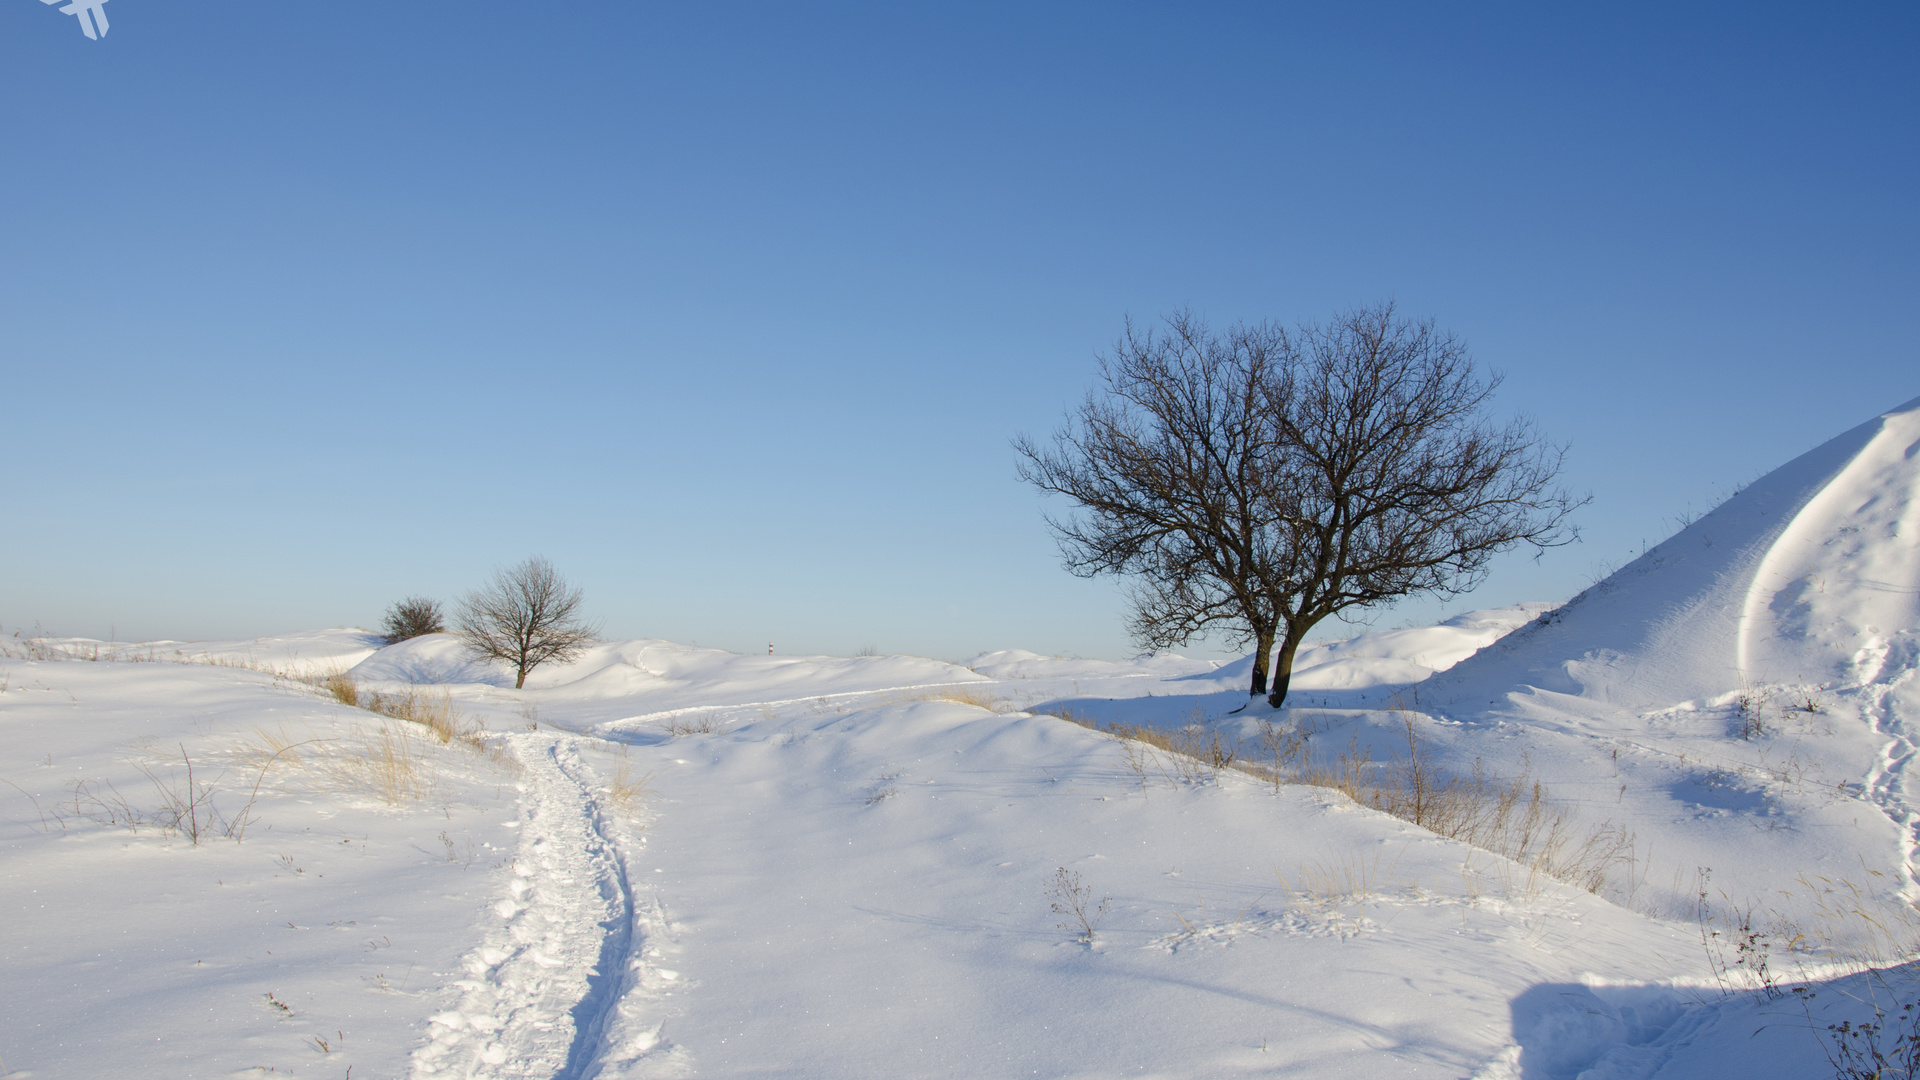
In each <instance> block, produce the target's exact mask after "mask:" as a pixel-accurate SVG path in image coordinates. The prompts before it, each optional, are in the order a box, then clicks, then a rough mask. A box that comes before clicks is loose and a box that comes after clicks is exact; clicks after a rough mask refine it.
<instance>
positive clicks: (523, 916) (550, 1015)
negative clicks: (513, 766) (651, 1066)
mask: <svg viewBox="0 0 1920 1080" xmlns="http://www.w3.org/2000/svg"><path fill="white" fill-rule="evenodd" d="M506 738H507V741H508V745H509V746H510V747H511V749H512V751H513V754H514V756H515V757H516V758H517V759H518V760H519V761H520V763H521V765H522V766H523V767H524V768H525V770H526V771H525V775H524V777H523V779H522V781H521V783H520V785H519V788H520V792H521V804H522V810H521V817H520V845H519V851H518V852H517V854H516V855H515V858H514V860H513V864H512V879H511V881H510V883H509V884H508V887H507V895H506V896H505V897H504V898H502V899H501V900H500V902H499V903H497V904H495V905H494V907H493V911H494V913H495V914H496V915H498V916H499V917H500V920H501V921H500V924H499V925H498V926H497V927H495V928H493V929H492V930H490V931H489V932H488V933H487V935H486V937H485V939H484V940H483V942H482V944H481V945H480V946H479V947H478V948H476V949H475V950H474V951H473V952H471V953H470V954H468V956H467V958H466V960H465V962H464V967H465V969H466V974H467V975H468V978H466V979H464V980H461V981H459V982H456V983H454V984H453V987H454V988H457V989H459V990H461V991H463V993H462V996H461V999H460V1002H459V1005H458V1006H457V1007H456V1008H454V1009H451V1010H448V1011H445V1012H442V1013H439V1014H436V1015H435V1016H433V1017H432V1027H431V1031H430V1035H429V1040H428V1042H427V1044H426V1045H424V1046H422V1047H420V1048H419V1049H418V1050H417V1051H415V1053H414V1057H413V1075H414V1076H415V1077H417V1078H419V1077H445V1076H460V1077H469V1078H473V1077H486V1078H489V1080H494V1078H499V1080H507V1078H516V1080H517V1078H533V1077H540V1078H543V1080H544V1078H554V1080H589V1078H591V1077H595V1076H600V1075H602V1074H603V1073H604V1072H605V1071H606V1069H607V1067H608V1066H609V1065H614V1066H618V1067H619V1071H620V1072H622V1073H625V1071H626V1069H627V1067H630V1066H632V1065H634V1064H636V1063H638V1062H640V1061H641V1060H642V1059H643V1058H647V1057H649V1055H653V1056H659V1057H664V1058H669V1059H670V1058H671V1057H672V1055H671V1053H670V1052H668V1053H659V1052H660V1051H664V1050H666V1049H667V1048H664V1047H662V1046H661V1044H660V1038H659V1024H658V1023H657V1022H655V1023H654V1024H653V1025H652V1026H650V1027H649V1026H648V1025H647V1024H646V1023H645V1020H646V1019H647V1014H648V1013H650V1012H652V1011H653V1010H654V1004H655V1002H656V1001H657V998H658V997H659V996H662V995H661V994H660V992H659V988H660V987H661V986H662V984H663V983H667V982H670V981H671V980H672V978H673V974H672V973H671V972H663V971H658V970H650V969H649V968H648V966H647V965H646V964H645V963H644V961H642V960H641V959H640V957H639V954H638V951H637V945H638V944H639V943H640V942H641V941H643V940H644V939H645V938H646V937H648V936H651V934H652V933H653V932H656V931H657V930H658V928H659V927H660V926H661V925H662V920H661V919H660V914H659V907H658V904H657V902H655V901H654V900H653V898H652V897H650V896H649V897H647V898H645V900H644V901H637V900H636V898H635V893H634V889H633V885H632V880H631V878H630V876H629V874H628V869H627V860H626V857H625V854H624V852H623V850H622V846H623V845H622V843H621V839H622V837H621V835H620V834H621V832H622V829H621V828H620V826H619V823H618V821H617V820H616V819H615V818H614V817H613V815H612V814H611V813H609V809H608V807H607V806H606V804H605V802H604V801H603V799H602V798H601V797H600V795H599V794H597V791H598V788H597V785H595V784H594V783H593V776H592V771H591V770H590V769H589V768H588V767H587V765H586V763H585V762H584V761H582V760H581V756H580V752H579V747H578V745H577V744H578V741H579V740H577V739H575V738H573V737H570V736H554V735H546V734H540V735H533V734H514V735H509V736H506Z"/></svg>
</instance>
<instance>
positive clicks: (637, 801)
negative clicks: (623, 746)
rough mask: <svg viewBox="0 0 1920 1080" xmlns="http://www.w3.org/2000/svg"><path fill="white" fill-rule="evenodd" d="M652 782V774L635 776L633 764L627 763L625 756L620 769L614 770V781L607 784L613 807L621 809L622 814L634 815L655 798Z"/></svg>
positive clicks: (608, 795)
mask: <svg viewBox="0 0 1920 1080" xmlns="http://www.w3.org/2000/svg"><path fill="white" fill-rule="evenodd" d="M652 780H653V774H652V773H643V774H641V775H639V776H635V775H633V763H632V762H629V761H627V760H626V758H625V756H624V755H623V756H622V758H621V761H620V767H619V768H618V769H615V770H614V773H613V779H612V780H610V781H608V783H607V798H608V799H610V800H611V801H612V802H613V805H615V806H617V807H619V808H620V810H621V812H623V813H625V814H628V815H632V814H633V813H635V812H637V811H638V810H639V809H640V808H641V807H642V806H644V805H645V804H646V801H647V800H648V799H649V798H651V797H652V796H653V788H652V787H651V786H650V781H652Z"/></svg>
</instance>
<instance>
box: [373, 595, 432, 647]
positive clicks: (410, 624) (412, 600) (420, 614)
mask: <svg viewBox="0 0 1920 1080" xmlns="http://www.w3.org/2000/svg"><path fill="white" fill-rule="evenodd" d="M380 629H381V637H382V638H383V639H384V640H385V641H386V643H387V644H389V645H392V644H395V643H397V642H401V641H405V640H407V639H408V638H417V637H421V636H422V635H425V634H444V633H446V632H447V627H446V622H445V620H444V619H443V618H442V616H441V613H440V601H438V600H429V599H427V598H426V597H424V596H409V597H407V598H406V599H405V600H402V601H400V602H398V603H396V604H394V605H393V606H392V607H390V608H388V609H387V614H386V617H385V618H384V619H382V620H381V622H380Z"/></svg>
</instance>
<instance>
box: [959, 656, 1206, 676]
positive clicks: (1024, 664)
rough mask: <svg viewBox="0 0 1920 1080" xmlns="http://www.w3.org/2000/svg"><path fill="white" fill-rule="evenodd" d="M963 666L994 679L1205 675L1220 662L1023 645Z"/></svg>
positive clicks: (977, 659)
mask: <svg viewBox="0 0 1920 1080" xmlns="http://www.w3.org/2000/svg"><path fill="white" fill-rule="evenodd" d="M966 666H967V667H968V668H969V669H970V670H972V671H975V672H978V673H979V674H981V675H985V676H987V677H988V678H993V679H1045V678H1069V679H1076V678H1077V679H1086V678H1096V679H1136V678H1150V677H1157V678H1164V677H1167V676H1181V675H1201V676H1206V675H1211V674H1212V673H1213V672H1214V671H1216V670H1218V669H1219V668H1220V666H1221V665H1220V664H1219V663H1217V662H1215V661H1212V660H1189V659H1187V658H1186V657H1184V656H1176V655H1174V654H1172V653H1162V654H1158V655H1156V654H1153V653H1148V654H1146V655H1143V656H1136V657H1134V658H1133V659H1132V660H1082V659H1079V658H1076V657H1065V656H1042V655H1040V654H1039V653H1035V652H1028V651H1027V650H1025V649H999V650H996V651H994V652H985V653H981V654H980V655H979V656H976V657H974V658H973V659H971V660H968V661H967V662H966Z"/></svg>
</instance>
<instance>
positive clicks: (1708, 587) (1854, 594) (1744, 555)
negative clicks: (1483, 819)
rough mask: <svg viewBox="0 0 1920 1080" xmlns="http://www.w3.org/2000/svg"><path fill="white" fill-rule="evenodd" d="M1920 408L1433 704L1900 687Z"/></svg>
mask: <svg viewBox="0 0 1920 1080" xmlns="http://www.w3.org/2000/svg"><path fill="white" fill-rule="evenodd" d="M1916 495H1920V399H1915V400H1914V401H1910V402H1908V403H1906V404H1905V405H1902V406H1900V407H1899V408H1898V409H1895V410H1893V411H1891V412H1888V413H1886V414H1884V415H1882V416H1879V417H1876V418H1875V419H1873V420H1870V421H1868V422H1867V423H1865V424H1862V425H1860V426H1859V427H1857V428H1854V429H1853V430H1852V431H1849V432H1847V433H1845V434H1843V435H1840V436H1839V437H1837V438H1835V439H1832V440H1831V441H1829V442H1827V443H1825V444H1823V445H1821V446H1819V447H1816V448H1815V449H1813V450H1810V451H1808V452H1807V453H1805V454H1802V455H1801V456H1799V457H1797V458H1795V459H1794V460H1792V461H1790V462H1788V463H1787V464H1785V465H1783V466H1781V467H1780V468H1778V469H1775V470H1774V471H1773V472H1771V473H1768V474H1767V475H1766V476H1764V477H1762V478H1761V479H1759V480H1757V481H1755V482H1754V483H1753V484H1751V485H1750V486H1748V487H1747V488H1746V489H1745V490H1743V491H1741V492H1740V493H1738V494H1737V495H1735V496H1734V497H1733V498H1731V499H1729V500H1727V502H1726V503H1724V504H1723V505H1721V506H1720V507H1719V508H1718V509H1715V510H1714V511H1713V512H1712V513H1709V514H1707V515H1706V516H1704V517H1702V518H1700V519H1699V520H1698V521H1695V522H1694V523H1692V524H1691V525H1689V526H1687V527H1686V528H1684V529H1682V530H1681V531H1680V532H1679V533H1677V534H1675V535H1674V536H1673V537H1671V538H1669V539H1668V540H1666V541H1665V542H1663V543H1661V544H1660V545H1658V546H1657V547H1654V548H1653V549H1651V550H1650V551H1648V552H1646V553H1645V554H1644V555H1642V556H1640V557H1639V558H1638V559H1635V560H1634V561H1633V562H1631V563H1629V564H1628V565H1626V566H1625V567H1623V568H1621V569H1620V570H1619V571H1618V572H1616V573H1614V574H1612V575H1611V576H1609V577H1607V578H1606V579H1605V580H1603V581H1601V582H1600V583H1598V584H1596V585H1595V586H1593V587H1592V588H1590V589H1588V590H1586V591H1585V592H1583V593H1581V594H1580V595H1578V596H1576V597H1574V598H1573V599H1572V600H1571V601H1569V602H1568V603H1567V604H1566V605H1565V606H1563V607H1561V608H1559V609H1557V610H1555V611H1552V612H1549V613H1547V614H1545V615H1543V616H1542V617H1540V618H1539V619H1536V620H1535V621H1534V622H1533V623H1531V624H1530V625H1528V626H1526V627H1525V628H1523V629H1521V630H1520V631H1518V632H1516V633H1514V634H1512V635H1509V636H1508V637H1506V638H1505V639H1503V640H1502V641H1500V643H1499V644H1498V645H1495V646H1494V647H1492V648H1489V649H1487V650H1485V651H1484V652H1482V653H1480V654H1479V655H1476V656H1474V657H1473V658H1472V659H1471V660H1469V661H1467V662H1465V663H1462V664H1461V665H1459V666H1458V667H1457V668H1455V669H1454V670H1453V671H1452V672H1450V673H1449V675H1448V676H1447V677H1446V678H1444V679H1439V680H1436V681H1435V682H1434V684H1433V686H1432V687H1431V688H1430V693H1429V695H1428V697H1429V699H1430V700H1433V701H1436V702H1451V703H1456V704H1458V705H1461V706H1463V707H1470V706H1472V705H1474V704H1484V703H1486V702H1488V701H1489V700H1490V699H1496V698H1498V697H1499V696H1501V695H1504V694H1506V693H1509V692H1512V691H1514V690H1517V689H1520V688H1527V687H1531V688H1535V689H1538V690H1545V691H1550V692H1553V693H1559V694H1572V695H1578V696H1580V697H1584V698H1588V699H1592V700H1595V701H1601V702H1610V703H1616V704H1620V705H1626V706H1632V707H1637V708H1654V707H1661V706H1666V705H1671V704H1674V703H1676V702H1681V701H1686V700H1689V699H1702V698H1711V697H1713V696H1715V695H1720V694H1724V693H1727V692H1729V691H1735V690H1739V689H1742V688H1744V687H1751V686H1757V685H1764V684H1788V683H1806V684H1811V685H1816V686H1860V685H1865V684H1871V683H1883V684H1884V683H1890V682H1892V681H1897V680H1900V679H1904V678H1905V675H1904V674H1903V673H1905V672H1908V671H1911V670H1913V667H1914V659H1915V633H1916V629H1917V628H1920V500H1917V499H1916Z"/></svg>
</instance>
